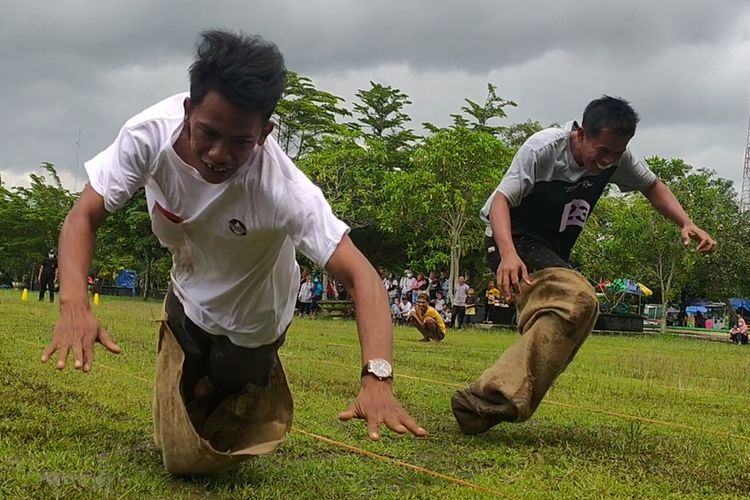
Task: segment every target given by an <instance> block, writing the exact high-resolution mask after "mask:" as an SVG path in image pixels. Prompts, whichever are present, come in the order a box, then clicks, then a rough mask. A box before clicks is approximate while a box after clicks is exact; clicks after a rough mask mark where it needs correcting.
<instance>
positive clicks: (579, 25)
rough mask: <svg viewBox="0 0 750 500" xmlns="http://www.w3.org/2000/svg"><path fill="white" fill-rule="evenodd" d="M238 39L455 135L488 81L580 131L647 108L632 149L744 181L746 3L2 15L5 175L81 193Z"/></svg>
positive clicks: (0, 137) (76, 4) (227, 0)
mask: <svg viewBox="0 0 750 500" xmlns="http://www.w3.org/2000/svg"><path fill="white" fill-rule="evenodd" d="M210 27H229V28H233V29H242V30H244V31H247V32H254V33H260V34H262V35H264V36H266V37H268V38H269V39H271V40H274V41H275V42H277V43H278V44H279V46H280V48H281V49H282V51H283V52H284V54H285V56H286V58H287V63H288V66H289V67H290V68H292V69H294V70H296V71H298V72H300V73H303V74H307V75H310V76H311V77H313V78H314V80H315V81H316V83H317V84H318V85H319V87H321V88H323V89H326V90H329V91H332V92H334V93H337V94H339V95H342V96H343V97H345V98H347V99H348V100H351V98H352V96H353V95H354V93H355V92H356V90H357V89H358V88H364V87H367V85H368V82H369V81H370V80H375V81H380V82H384V83H387V84H390V85H394V86H396V87H399V88H401V89H403V90H404V91H405V92H407V93H408V94H409V95H410V96H411V98H412V101H413V102H414V105H413V106H411V107H410V109H409V112H410V113H411V115H412V117H413V118H414V122H415V126H416V124H418V123H421V122H422V121H432V122H436V123H438V124H446V123H448V120H449V119H448V115H449V114H450V113H453V112H455V111H456V110H457V109H458V108H459V107H460V106H461V105H462V101H463V98H464V97H470V98H472V99H475V100H481V99H482V98H483V97H484V92H485V89H486V83H487V82H493V83H496V84H497V85H498V86H499V88H500V92H501V95H503V96H504V97H506V98H509V99H512V100H515V101H516V102H518V104H519V107H518V108H516V109H513V110H511V112H510V117H509V122H514V121H523V120H525V119H527V118H534V119H538V120H540V121H541V122H543V123H549V122H552V121H557V122H564V121H567V120H569V119H574V118H578V117H579V116H580V113H581V111H582V109H583V107H584V106H585V104H586V103H587V102H588V101H589V100H590V99H592V98H594V97H597V96H598V95H600V94H602V93H609V94H613V95H620V96H622V97H625V98H627V99H629V100H631V102H632V103H633V104H634V106H635V107H636V109H638V111H639V112H640V113H641V116H642V123H641V127H640V129H639V133H638V135H637V136H636V139H635V140H634V141H633V146H634V149H635V150H636V151H637V152H638V153H640V154H642V155H644V156H649V155H653V154H658V155H661V156H675V157H682V158H685V159H686V160H687V161H689V162H691V163H693V164H695V165H697V166H709V167H711V168H714V169H716V170H717V171H719V173H720V174H721V175H723V176H726V177H729V178H732V179H733V180H735V181H740V179H741V166H742V160H743V157H744V146H745V135H746V126H747V117H748V84H749V83H750V69H749V66H748V64H747V61H748V60H750V4H747V3H746V2H740V1H724V2H709V1H702V0H693V1H679V0H668V1H662V2H651V1H649V2H647V1H643V0H638V1H630V2H619V3H610V2H599V1H593V0H581V1H578V2H574V3H573V2H559V1H551V0H550V1H545V2H540V1H537V2H511V1H508V0H501V1H490V0H487V1H473V2H463V3H460V2H445V1H416V0H413V1H409V0H406V1H400V2H395V1H381V2H355V1H347V0H331V1H316V2H292V1H282V0H278V1H276V2H252V3H250V2H247V1H240V0H222V1H217V2H197V1H195V2H185V1H177V0H169V1H159V2H153V1H145V0H133V1H130V2H114V1H100V2H90V1H85V0H68V1H66V2H46V1H44V2H42V1H40V0H25V1H21V0H5V1H4V2H3V16H2V18H0V60H2V61H3V63H4V64H3V66H4V71H3V73H2V80H0V86H1V87H0V88H2V92H1V93H0V105H2V109H3V111H4V117H5V119H3V120H1V121H0V172H2V173H3V177H4V179H6V180H11V182H12V181H13V180H18V181H20V180H21V179H22V178H23V177H24V176H25V175H26V172H28V171H29V170H31V169H33V168H35V167H36V166H38V165H39V163H40V162H41V161H52V162H53V163H56V164H58V165H59V166H60V167H61V169H62V170H63V179H64V180H65V182H66V183H69V184H70V186H71V187H72V186H73V185H74V184H75V183H78V187H80V183H81V182H82V179H81V175H82V174H81V172H80V168H79V169H78V171H76V170H75V168H74V167H75V164H76V155H77V147H76V141H77V137H78V130H79V129H80V130H81V131H82V132H81V134H82V138H81V144H80V152H78V155H79V156H80V161H83V160H84V159H87V158H89V157H90V156H92V155H93V154H95V153H96V152H97V151H99V150H101V149H102V148H104V147H106V145H107V144H108V143H109V142H110V141H111V140H112V138H113V137H114V134H115V133H116V131H117V129H118V128H119V127H120V126H121V124H122V122H123V121H124V120H125V119H127V118H128V117H129V116H131V115H133V114H135V113H136V112H138V111H140V110H141V109H142V108H144V107H145V106H147V105H149V104H151V103H153V102H155V101H157V100H158V99H160V98H163V97H165V96H166V95H169V94H171V93H174V92H178V91H180V90H183V89H184V88H186V85H187V78H186V70H187V66H188V64H189V63H190V59H191V53H192V49H193V44H194V41H195V38H196V33H197V32H198V31H200V30H201V29H205V28H210Z"/></svg>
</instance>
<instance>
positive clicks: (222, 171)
mask: <svg viewBox="0 0 750 500" xmlns="http://www.w3.org/2000/svg"><path fill="white" fill-rule="evenodd" d="M203 164H204V165H205V166H206V168H207V169H209V170H210V171H212V172H216V173H217V174H225V173H227V172H229V167H215V166H213V165H211V164H210V163H206V162H203Z"/></svg>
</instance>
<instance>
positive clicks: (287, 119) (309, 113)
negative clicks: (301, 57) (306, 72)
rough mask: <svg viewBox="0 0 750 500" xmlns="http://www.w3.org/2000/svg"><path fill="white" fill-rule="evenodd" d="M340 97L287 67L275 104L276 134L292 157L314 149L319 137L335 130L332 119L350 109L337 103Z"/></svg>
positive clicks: (337, 129) (338, 126) (338, 128)
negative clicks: (281, 91)
mask: <svg viewBox="0 0 750 500" xmlns="http://www.w3.org/2000/svg"><path fill="white" fill-rule="evenodd" d="M343 101H344V99H343V98H341V97H338V96H335V95H333V94H331V93H329V92H325V91H322V90H318V89H317V88H315V85H314V84H313V82H312V80H311V79H310V78H308V77H305V76H300V75H298V74H297V73H295V72H293V71H290V72H289V73H288V74H287V84H286V89H285V90H284V94H283V95H282V97H281V100H280V101H279V103H278V105H277V106H276V121H277V137H278V141H279V145H280V146H281V148H282V149H283V150H284V151H285V152H286V153H287V155H289V157H290V158H292V159H293V160H296V159H299V158H302V157H304V156H305V155H306V154H308V153H310V152H311V151H314V150H315V149H316V148H317V147H318V145H319V144H320V141H321V140H322V139H323V137H325V136H327V135H331V134H334V135H335V134H339V133H341V132H342V131H343V130H344V129H345V126H344V125H341V124H339V123H338V122H337V121H336V120H337V117H340V116H350V115H351V113H350V112H349V111H347V110H346V109H345V108H342V107H340V106H339V105H340V104H341V103H342V102H343Z"/></svg>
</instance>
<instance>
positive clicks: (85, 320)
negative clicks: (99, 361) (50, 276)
mask: <svg viewBox="0 0 750 500" xmlns="http://www.w3.org/2000/svg"><path fill="white" fill-rule="evenodd" d="M95 342H99V343H100V344H102V345H103V346H104V347H106V348H107V349H108V350H109V351H110V352H113V353H115V354H118V353H119V352H120V346H118V345H117V344H116V343H115V341H114V340H113V339H112V337H111V336H110V335H109V333H107V331H106V330H105V329H104V328H102V326H101V325H100V324H99V322H98V321H97V319H96V317H95V316H94V313H92V312H91V310H90V309H89V308H88V307H86V306H80V307H62V308H60V319H59V320H57V324H56V325H55V329H54V330H53V332H52V342H51V343H50V345H49V346H47V348H46V349H45V350H44V352H43V353H42V363H46V362H47V361H49V359H50V357H52V355H53V354H54V353H55V351H58V354H57V365H56V367H57V369H59V370H62V369H64V368H65V365H66V364H67V361H68V354H70V352H71V351H72V352H73V359H74V366H75V368H76V369H77V370H81V369H82V370H83V371H84V372H88V371H89V370H91V365H92V364H93V362H94V343H95Z"/></svg>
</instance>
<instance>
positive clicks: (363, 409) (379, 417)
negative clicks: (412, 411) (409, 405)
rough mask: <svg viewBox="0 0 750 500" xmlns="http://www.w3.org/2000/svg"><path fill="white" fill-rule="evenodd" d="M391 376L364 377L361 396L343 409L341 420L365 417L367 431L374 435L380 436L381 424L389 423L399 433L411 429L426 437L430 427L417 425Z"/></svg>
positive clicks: (374, 437)
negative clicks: (395, 391) (402, 401)
mask: <svg viewBox="0 0 750 500" xmlns="http://www.w3.org/2000/svg"><path fill="white" fill-rule="evenodd" d="M391 384H392V381H391V380H378V379H377V378H375V377H373V376H371V375H366V376H365V377H364V378H363V379H362V387H361V389H360V391H359V394H358V395H357V398H356V399H355V400H354V401H353V402H352V404H350V405H349V408H347V409H346V411H343V412H341V413H339V420H351V419H352V418H361V419H363V420H365V421H366V422H367V432H368V434H369V436H370V439H372V440H373V441H377V440H378V439H380V425H381V424H385V425H386V426H387V427H388V428H389V429H391V430H392V431H393V432H396V433H398V434H405V433H406V432H407V431H408V432H411V433H412V434H414V435H415V436H418V437H425V436H427V431H426V430H424V429H423V428H422V427H420V426H419V425H417V423H416V422H415V421H414V419H412V418H411V417H410V416H409V414H408V413H406V410H404V409H403V408H402V407H401V405H400V404H399V402H398V401H396V398H395V397H394V396H393V389H392V386H391Z"/></svg>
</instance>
